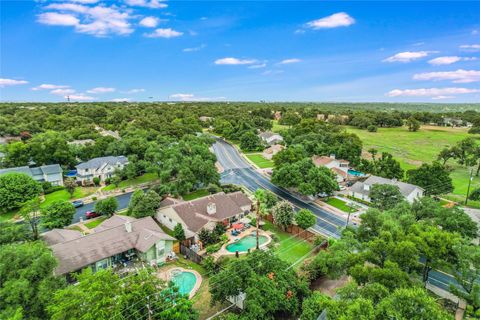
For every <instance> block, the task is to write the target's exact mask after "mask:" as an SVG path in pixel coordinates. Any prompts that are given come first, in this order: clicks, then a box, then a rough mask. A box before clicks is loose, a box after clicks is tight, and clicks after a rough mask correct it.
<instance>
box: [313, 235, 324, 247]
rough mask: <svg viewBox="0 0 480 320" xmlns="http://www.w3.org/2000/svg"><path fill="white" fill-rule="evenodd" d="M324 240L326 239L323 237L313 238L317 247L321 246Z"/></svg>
mask: <svg viewBox="0 0 480 320" xmlns="http://www.w3.org/2000/svg"><path fill="white" fill-rule="evenodd" d="M323 241H325V239H323V238H322V237H316V238H315V240H313V245H314V246H315V247H316V246H319V245H321V244H322V243H323Z"/></svg>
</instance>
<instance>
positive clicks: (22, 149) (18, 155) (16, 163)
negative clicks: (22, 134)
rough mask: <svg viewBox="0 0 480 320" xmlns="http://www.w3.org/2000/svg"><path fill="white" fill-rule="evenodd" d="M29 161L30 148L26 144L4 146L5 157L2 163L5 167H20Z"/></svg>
mask: <svg viewBox="0 0 480 320" xmlns="http://www.w3.org/2000/svg"><path fill="white" fill-rule="evenodd" d="M29 161H30V148H29V147H28V145H27V144H25V143H23V142H20V141H17V142H11V143H9V144H7V145H6V146H5V157H4V158H3V159H2V162H3V164H4V166H5V167H7V168H9V167H21V166H26V165H28V162H29Z"/></svg>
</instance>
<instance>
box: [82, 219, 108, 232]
mask: <svg viewBox="0 0 480 320" xmlns="http://www.w3.org/2000/svg"><path fill="white" fill-rule="evenodd" d="M105 220H107V217H99V218H97V219H95V220H93V221H90V222H87V223H84V224H83V225H84V226H85V227H87V228H88V229H93V228H95V227H96V226H98V225H99V224H100V223H102V222H103V221H105Z"/></svg>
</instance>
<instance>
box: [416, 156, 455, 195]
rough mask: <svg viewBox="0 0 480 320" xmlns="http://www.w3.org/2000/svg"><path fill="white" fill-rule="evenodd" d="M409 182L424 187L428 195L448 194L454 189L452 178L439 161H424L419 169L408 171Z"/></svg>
mask: <svg viewBox="0 0 480 320" xmlns="http://www.w3.org/2000/svg"><path fill="white" fill-rule="evenodd" d="M407 181H408V183H411V184H414V185H417V186H419V187H422V188H423V189H424V190H425V194H427V195H439V194H446V193H450V192H452V191H453V184H452V178H450V173H449V172H448V171H447V169H446V168H445V167H444V166H443V165H442V164H440V163H439V162H436V161H435V162H433V163H432V164H428V163H424V164H422V165H421V166H420V167H419V168H417V169H411V170H408V171H407Z"/></svg>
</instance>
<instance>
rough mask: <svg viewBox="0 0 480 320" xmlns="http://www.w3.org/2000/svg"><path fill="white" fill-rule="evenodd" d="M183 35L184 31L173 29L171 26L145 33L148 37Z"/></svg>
mask: <svg viewBox="0 0 480 320" xmlns="http://www.w3.org/2000/svg"><path fill="white" fill-rule="evenodd" d="M181 35H183V32H180V31H176V30H173V29H171V28H166V29H163V28H159V29H155V31H154V32H152V33H145V34H144V36H145V37H147V38H167V39H168V38H175V37H180V36H181Z"/></svg>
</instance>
